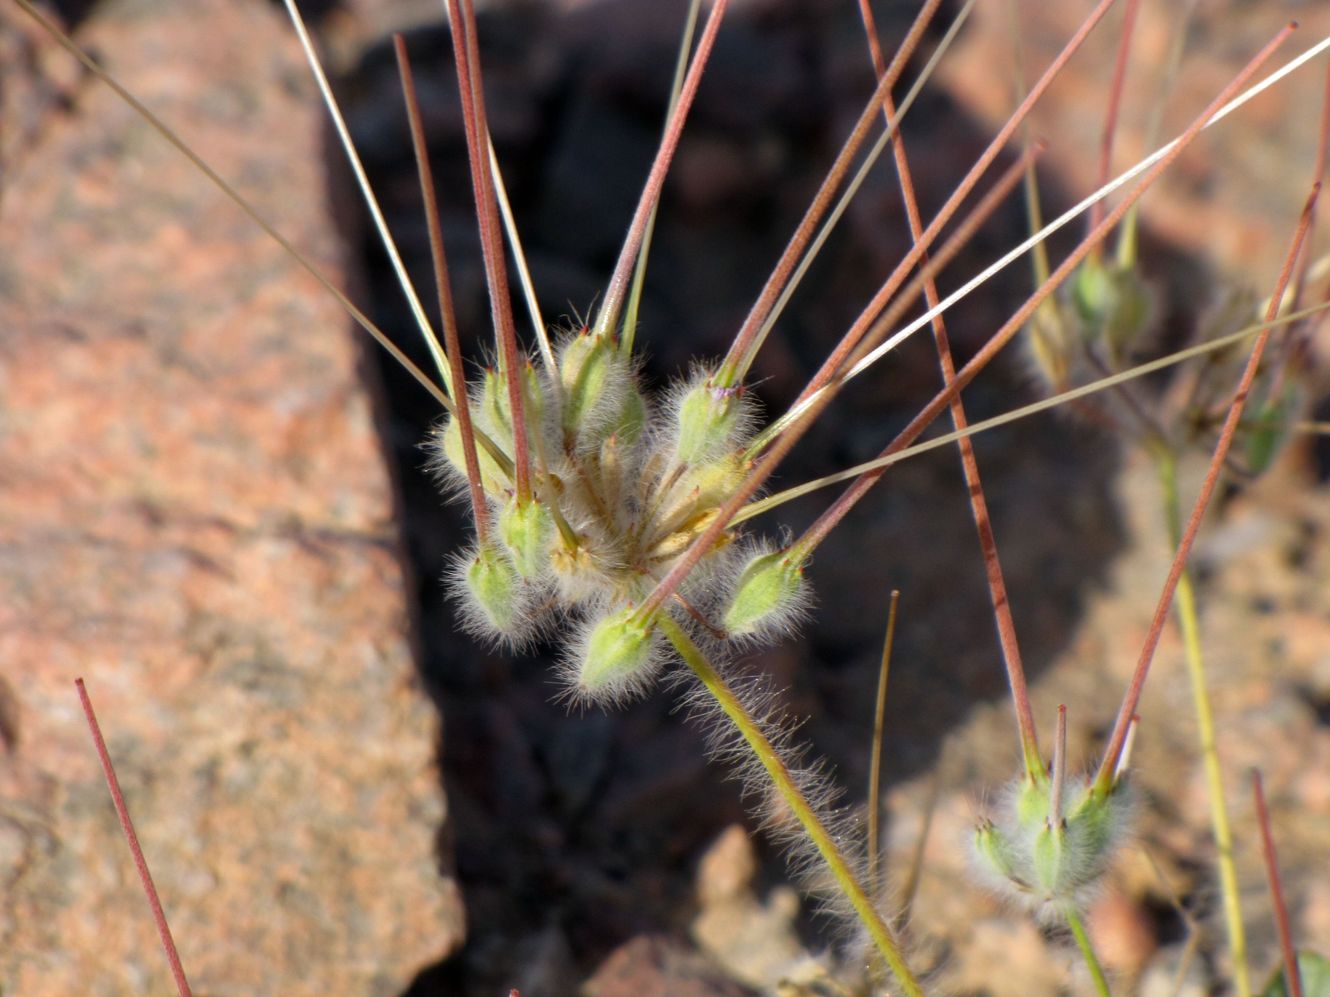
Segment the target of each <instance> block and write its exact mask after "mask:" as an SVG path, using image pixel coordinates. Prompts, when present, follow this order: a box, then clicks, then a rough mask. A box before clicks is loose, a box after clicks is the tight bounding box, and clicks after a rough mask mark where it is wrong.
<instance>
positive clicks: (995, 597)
mask: <svg viewBox="0 0 1330 997" xmlns="http://www.w3.org/2000/svg"><path fill="white" fill-rule="evenodd" d="M860 9H861V11H862V10H865V9H866V7H864V6H862V5H861V8H860ZM864 30H865V32H866V33H867V34H868V38H869V53H870V55H871V56H872V58H873V60H874V64H875V68H876V69H877V70H878V73H879V74H880V73H881V67H880V61H881V55H882V53H881V50H880V49H879V48H878V47H877V45H876V41H877V36H876V32H875V31H874V30H873V24H872V15H871V14H867V15H866V16H865V17H864ZM882 111H883V114H884V115H886V117H887V120H888V121H890V120H891V118H892V116H893V115H894V114H895V109H894V108H893V106H892V101H891V97H890V96H889V95H888V97H887V98H886V100H885V101H884V102H883V105H882ZM893 151H894V154H895V160H896V176H897V179H898V180H899V182H900V188H901V199H902V200H903V201H904V202H905V217H906V220H907V221H908V223H909V226H910V238H912V239H914V240H915V241H916V242H917V241H918V240H919V239H920V238H922V236H923V222H922V220H921V217H920V214H919V200H918V198H917V197H916V196H915V191H914V179H913V177H912V176H911V173H910V161H909V157H908V156H907V155H906V152H905V141H904V137H903V136H901V135H897V136H896V142H895V145H894V150H893ZM922 262H923V264H924V265H925V267H926V266H927V264H928V254H927V253H925V254H924V256H923V257H922ZM924 298H925V300H926V301H927V302H928V307H929V308H936V307H937V304H938V301H939V295H938V292H937V284H936V283H934V281H933V278H932V276H931V275H930V276H929V277H927V278H926V280H925V282H924ZM933 344H934V347H935V348H936V350H937V356H938V364H939V365H940V366H941V368H942V383H943V385H944V386H950V384H951V382H952V381H954V380H955V379H956V364H955V362H954V360H953V359H952V355H951V344H950V342H949V340H948V337H947V327H946V322H945V320H944V319H943V317H942V315H941V313H938V314H937V315H936V316H934V318H933ZM951 421H952V425H953V426H954V427H955V428H956V429H957V430H963V429H965V427H966V425H967V424H968V423H969V419H968V418H967V417H966V414H965V404H964V402H962V401H961V397H960V395H957V396H956V397H955V398H953V399H952V400H951ZM957 446H958V447H959V449H960V454H961V470H962V472H963V474H964V476H965V486H966V492H967V494H968V495H969V497H970V511H971V514H972V516H973V518H974V526H975V530H976V531H977V532H978V534H979V549H980V551H981V553H982V554H983V559H984V572H985V575H986V576H987V580H988V592H989V598H990V600H991V602H992V604H993V620H994V622H995V624H996V625H997V632H998V643H999V645H1000V647H1001V649H1002V660H1003V664H1004V666H1005V668H1006V672H1007V684H1008V685H1009V686H1010V687H1011V696H1012V702H1013V704H1014V707H1015V710H1016V726H1017V730H1018V733H1019V735H1020V741H1021V750H1022V754H1023V756H1024V758H1025V766H1026V769H1027V771H1029V772H1030V774H1031V775H1032V776H1035V777H1036V778H1037V777H1039V776H1041V775H1042V773H1043V768H1042V766H1043V762H1042V761H1041V759H1040V757H1039V736H1038V731H1037V728H1036V726H1035V722H1034V713H1033V711H1032V710H1031V708H1030V695H1029V692H1028V691H1027V688H1026V682H1025V666H1024V665H1023V664H1022V661H1021V650H1020V644H1019V642H1018V641H1017V639H1016V623H1015V620H1013V619H1012V615H1011V600H1010V598H1009V597H1008V594H1007V583H1006V580H1005V578H1004V577H1003V573H1002V561H1001V559H1000V558H999V557H998V550H997V537H996V535H995V534H994V532H993V520H992V517H991V516H990V515H989V513H988V500H987V499H986V498H985V496H984V485H983V481H982V479H981V478H980V476H979V461H978V459H977V458H976V457H975V454H974V444H973V442H972V441H971V440H970V438H969V437H968V436H963V437H961V438H960V440H958V442H957Z"/></svg>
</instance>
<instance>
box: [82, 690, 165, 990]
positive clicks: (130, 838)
mask: <svg viewBox="0 0 1330 997" xmlns="http://www.w3.org/2000/svg"><path fill="white" fill-rule="evenodd" d="M74 686H75V688H77V689H78V694H79V702H80V703H81V704H82V706H83V716H84V718H85V719H86V720H87V721H88V730H89V731H90V732H91V734H92V743H93V747H95V748H96V749H97V759H98V760H99V761H100V762H101V763H102V773H103V774H104V775H105V776H106V785H107V787H108V788H109V789H110V790H111V802H112V803H114V804H115V813H116V816H117V817H119V818H120V830H121V831H122V832H123V833H124V835H125V841H126V842H127V843H128V844H129V851H130V854H132V855H133V856H134V868H135V869H137V870H138V874H139V882H140V883H142V884H143V892H144V894H146V895H147V898H148V906H149V907H150V908H152V920H153V923H154V924H155V925H156V926H157V936H158V937H159V938H160V939H161V941H162V948H163V949H165V950H166V961H167V962H168V963H170V964H171V977H172V979H174V980H175V987H176V990H177V991H179V993H180V995H181V997H189V995H190V992H191V991H190V989H189V980H187V979H186V978H185V967H184V965H183V964H182V963H181V962H180V953H179V952H177V951H176V947H175V939H173V938H172V937H171V927H170V925H168V924H167V923H166V913H165V912H164V911H163V910H162V901H161V899H160V898H159V897H158V896H157V887H155V886H153V884H152V873H150V872H149V871H148V860H147V859H145V858H144V857H143V848H142V847H141V846H140V845H139V836H138V835H137V834H136V833H134V822H133V821H132V820H131V819H130V817H129V807H128V806H127V805H126V804H125V795H124V793H122V792H121V791H120V780H119V779H117V778H116V775H115V766H114V765H113V764H112V763H111V753H110V752H109V751H107V750H106V739H105V738H103V737H102V729H101V727H100V725H98V723H97V714H96V713H95V712H94V711H93V708H92V700H91V699H90V698H89V696H88V690H87V687H86V686H84V684H83V679H81V678H80V679H75V680H74Z"/></svg>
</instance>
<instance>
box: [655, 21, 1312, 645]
mask: <svg viewBox="0 0 1330 997" xmlns="http://www.w3.org/2000/svg"><path fill="white" fill-rule="evenodd" d="M1292 30H1293V26H1292V25H1290V26H1289V27H1287V28H1285V29H1284V30H1283V31H1281V32H1280V33H1279V34H1278V35H1277V36H1276V37H1275V38H1274V40H1272V41H1271V42H1270V43H1269V44H1268V45H1267V46H1266V47H1265V48H1264V49H1262V50H1261V52H1260V53H1259V54H1258V55H1257V56H1256V57H1255V58H1254V59H1253V60H1252V61H1251V62H1250V63H1249V64H1248V65H1247V66H1246V67H1245V68H1244V69H1243V70H1242V72H1241V73H1239V74H1238V76H1237V77H1236V78H1235V79H1234V80H1233V82H1232V83H1230V84H1229V85H1228V86H1227V87H1225V88H1224V90H1223V92H1221V93H1220V94H1219V96H1218V97H1216V98H1215V100H1214V101H1212V102H1211V103H1210V105H1209V106H1208V107H1207V108H1206V109H1205V111H1204V112H1203V113H1202V114H1201V116H1200V117H1199V118H1197V119H1196V121H1195V122H1193V124H1192V125H1191V127H1190V128H1188V129H1187V131H1186V132H1184V133H1183V135H1182V136H1181V137H1179V138H1178V139H1177V140H1175V141H1174V142H1173V143H1172V145H1171V146H1170V148H1169V152H1168V154H1167V155H1165V156H1163V157H1162V158H1160V159H1157V160H1156V161H1155V163H1154V165H1153V166H1152V167H1151V168H1150V170H1149V171H1148V172H1147V173H1146V175H1145V176H1144V177H1143V178H1142V179H1141V180H1140V182H1139V183H1138V184H1137V185H1136V187H1134V188H1133V189H1132V191H1131V193H1130V194H1128V195H1127V197H1126V198H1124V199H1123V201H1122V203H1121V204H1119V205H1118V206H1117V207H1116V208H1114V209H1113V211H1112V213H1110V214H1109V216H1108V217H1107V218H1105V219H1104V221H1103V222H1102V223H1100V225H1099V227H1098V228H1097V229H1095V231H1094V232H1092V233H1090V235H1088V236H1087V237H1086V238H1085V239H1084V240H1082V242H1081V244H1080V245H1079V246H1078V247H1077V248H1076V249H1075V250H1074V251H1073V252H1072V254H1071V255H1070V256H1069V257H1068V258H1067V259H1066V260H1064V261H1063V263H1062V265H1061V266H1059V267H1058V269H1057V270H1056V271H1055V272H1054V273H1053V274H1052V275H1051V276H1050V277H1049V279H1048V280H1047V281H1046V282H1045V283H1044V284H1043V285H1042V286H1041V287H1039V288H1038V289H1036V291H1035V292H1034V294H1032V295H1031V296H1030V298H1029V299H1028V300H1027V301H1026V303H1025V304H1024V305H1022V306H1021V307H1020V308H1019V309H1018V310H1017V311H1016V313H1015V314H1014V315H1013V316H1012V317H1011V318H1010V319H1008V320H1007V323H1006V324H1005V325H1004V326H1003V327H1002V328H1001V329H999V330H998V331H997V332H996V333H994V335H993V336H992V338H990V339H989V341H988V342H987V343H986V344H984V346H983V347H982V348H981V349H980V350H979V352H978V353H977V354H975V356H974V357H973V358H972V359H971V360H970V361H969V362H968V363H967V364H966V365H965V366H964V367H963V368H962V369H961V370H960V371H959V372H957V375H956V380H955V381H954V382H953V383H952V385H951V386H950V387H947V388H943V389H942V391H940V392H939V393H938V394H937V395H935V396H934V397H933V400H932V401H931V402H929V403H928V404H927V405H926V406H924V408H923V410H922V411H921V412H920V413H919V414H918V415H916V416H915V417H914V419H913V420H911V422H910V424H909V425H908V426H906V427H905V429H904V430H902V431H901V432H900V434H898V435H897V437H896V439H895V440H893V441H892V442H891V443H890V444H889V445H888V447H887V449H886V450H885V451H883V453H882V455H881V456H883V457H888V456H891V455H892V454H894V453H896V452H897V451H899V450H903V449H904V448H905V447H906V446H908V445H909V444H910V443H912V442H913V441H914V440H915V439H916V438H917V437H918V436H919V434H920V433H922V432H923V431H924V429H926V428H927V427H928V426H929V424H931V423H932V421H933V420H934V419H936V418H937V417H938V416H939V415H940V414H941V413H942V411H943V410H944V409H945V408H946V407H947V405H948V404H949V403H950V402H951V399H952V398H954V397H955V396H956V394H958V393H959V392H960V391H961V390H962V389H963V388H964V387H965V386H966V385H967V384H969V383H970V381H972V380H974V378H975V377H976V376H977V375H978V374H979V372H980V371H981V370H983V369H984V367H985V366H987V365H988V364H989V363H990V362H991V361H992V359H993V358H994V357H995V356H997V354H998V353H999V352H1000V351H1001V350H1002V348H1003V347H1004V346H1005V345H1006V344H1007V343H1008V342H1009V341H1010V340H1011V338H1012V337H1013V336H1015V335H1016V333H1017V332H1018V331H1019V330H1020V328H1021V327H1022V326H1023V325H1024V324H1025V322H1026V321H1027V320H1028V319H1029V317H1030V315H1031V314H1033V312H1034V309H1035V308H1037V307H1038V306H1039V304H1040V302H1042V301H1043V300H1044V299H1045V298H1047V297H1048V296H1049V295H1050V294H1052V293H1053V291H1054V290H1056V288H1057V287H1058V285H1060V284H1061V283H1062V281H1063V280H1065V279H1066V277H1067V276H1068V275H1069V274H1070V273H1071V271H1072V270H1073V269H1075V267H1077V266H1078V265H1079V264H1080V262H1081V260H1083V259H1084V258H1085V255H1086V254H1087V253H1088V252H1089V251H1090V249H1091V248H1092V247H1093V246H1094V245H1095V244H1096V243H1098V242H1099V241H1100V240H1102V239H1103V238H1104V236H1106V235H1107V234H1108V232H1109V230H1110V229H1111V228H1112V226H1114V225H1116V224H1117V222H1118V220H1119V219H1120V218H1121V217H1122V214H1123V213H1125V212H1126V211H1127V210H1128V209H1130V207H1131V205H1132V204H1134V203H1135V202H1136V201H1137V199H1139V198H1140V196H1141V195H1142V194H1143V193H1144V192H1145V191H1146V190H1147V189H1148V188H1149V187H1150V185H1151V184H1152V183H1154V181H1155V180H1157V179H1158V178H1159V176H1160V175H1161V174H1162V173H1163V171H1164V170H1165V169H1167V168H1168V167H1169V166H1170V165H1172V163H1173V160H1174V159H1176V158H1177V157H1178V156H1179V155H1181V153H1182V150H1183V149H1185V148H1186V147H1187V145H1188V144H1190V142H1191V141H1192V140H1193V139H1195V137H1196V136H1197V135H1198V134H1200V131H1201V129H1202V128H1203V127H1204V125H1205V123H1206V122H1207V121H1208V120H1209V119H1210V118H1211V117H1212V116H1213V115H1214V114H1215V113H1216V110H1217V109H1218V108H1220V107H1221V106H1223V104H1224V103H1225V102H1226V101H1228V100H1229V98H1230V97H1231V95H1232V94H1233V93H1234V92H1236V91H1237V90H1238V89H1239V88H1240V87H1241V86H1242V85H1243V84H1244V83H1245V82H1246V81H1247V80H1248V79H1250V77H1251V75H1252V74H1253V73H1255V72H1256V71H1257V69H1259V68H1260V66H1261V65H1262V64H1263V63H1264V62H1265V61H1266V60H1267V59H1268V58H1269V57H1270V55H1271V54H1273V52H1274V50H1275V49H1276V48H1277V47H1278V45H1279V44H1280V43H1282V42H1283V41H1284V39H1285V38H1287V36H1288V34H1289V33H1290V32H1291V31H1292ZM833 395H834V391H830V390H822V391H818V392H817V393H816V394H815V395H813V396H812V397H811V398H809V399H808V401H807V402H806V403H805V411H804V414H803V417H802V420H801V421H800V422H798V423H796V424H794V425H793V426H791V427H790V429H789V430H788V431H787V432H785V433H783V434H782V435H781V437H780V438H779V439H778V440H776V442H775V444H774V445H773V446H772V448H771V449H770V450H769V451H767V453H766V454H765V455H763V457H762V458H761V459H760V460H759V461H758V462H757V464H756V465H755V466H754V467H753V469H752V470H751V471H750V472H749V474H748V476H747V477H746V478H745V479H744V481H743V483H742V484H741V485H740V486H739V487H738V488H737V489H735V491H734V492H733V493H732V494H731V496H730V497H729V498H728V499H727V500H726V501H725V503H724V504H723V505H722V506H721V507H720V508H719V509H718V510H717V511H716V515H715V518H714V519H713V520H712V522H711V523H710V524H709V525H708V526H707V528H706V529H705V530H703V531H702V532H701V533H700V534H699V535H698V536H697V538H696V539H695V540H694V541H693V542H692V544H691V545H690V546H689V548H688V550H687V551H686V552H685V553H684V554H683V556H682V557H680V558H679V559H678V560H677V561H676V562H675V563H674V566H673V567H671V568H670V571H669V572H668V573H667V574H666V576H665V577H664V578H663V579H662V580H661V581H660V582H658V583H657V584H656V586H655V588H653V589H652V590H651V592H650V594H649V595H648V596H647V597H646V599H645V600H643V602H642V605H641V607H640V608H639V611H638V614H637V620H638V621H639V622H643V623H644V622H646V621H648V620H650V619H651V618H652V617H653V616H654V615H655V613H656V611H657V610H659V609H660V607H661V606H662V605H663V604H664V602H665V600H667V599H668V598H669V597H670V596H671V595H672V594H673V593H674V591H675V590H676V589H677V588H678V587H679V585H680V584H681V583H682V582H683V580H684V579H685V578H686V577H687V576H688V573H689V572H691V571H692V570H693V568H695V567H696V566H697V564H698V562H699V561H700V560H701V559H702V557H703V556H704V555H705V554H706V552H707V551H708V550H710V549H711V545H712V544H714V543H715V542H716V540H717V539H718V538H719V536H720V534H721V533H722V532H724V530H725V529H727V528H728V525H729V523H730V521H731V519H732V518H733V517H734V515H735V514H736V513H737V512H738V511H739V509H740V508H742V507H743V505H744V504H745V503H746V502H747V501H748V500H749V499H750V498H752V496H753V495H754V494H755V493H756V491H757V490H758V489H759V488H761V487H762V485H763V483H764V482H765V481H766V480H767V478H769V477H770V476H771V474H772V472H773V471H774V470H775V469H776V467H777V465H778V464H779V463H780V461H781V460H783V459H784V458H785V455H786V454H788V453H789V452H790V450H791V449H792V448H793V447H794V445H795V443H797V442H798V440H799V438H800V437H801V436H802V434H803V432H805V431H806V429H807V427H808V426H810V425H811V424H812V423H813V422H814V421H815V420H816V418H817V416H818V415H819V414H820V413H821V412H822V410H823V409H824V408H825V407H826V405H827V404H829V403H830V400H831V397H832V396H833ZM881 475H882V472H881V471H880V470H879V471H873V472H870V473H868V474H865V475H864V476H863V477H861V478H860V479H859V480H858V481H856V482H855V483H854V484H853V485H851V486H850V488H849V489H847V490H846V493H845V495H843V496H842V497H841V499H838V500H837V502H836V503H835V504H834V505H833V506H832V508H831V509H829V510H828V511H827V512H826V513H824V514H823V516H822V517H820V518H819V519H818V521H817V522H816V523H814V524H813V526H812V527H810V528H809V530H807V531H806V532H805V533H804V535H803V536H802V537H801V538H800V539H799V541H798V542H797V543H796V544H795V547H796V548H797V549H798V550H799V551H800V552H801V553H802V554H803V555H804V556H807V554H809V553H811V551H812V550H813V549H814V548H815V547H816V546H817V544H818V543H820V542H821V540H822V539H823V538H824V537H825V536H826V534H827V533H828V532H829V531H830V530H831V528H832V527H833V526H835V525H836V523H838V522H840V520H841V519H842V518H843V517H844V516H845V514H846V513H848V512H849V510H850V508H851V507H853V505H854V503H855V502H857V501H858V500H859V499H860V498H862V497H863V495H864V494H865V493H866V492H867V491H868V489H869V488H871V487H872V486H873V484H874V483H876V481H877V479H878V478H880V477H881Z"/></svg>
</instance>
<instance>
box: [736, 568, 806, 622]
mask: <svg viewBox="0 0 1330 997" xmlns="http://www.w3.org/2000/svg"><path fill="white" fill-rule="evenodd" d="M806 599H807V588H806V586H805V584H804V571H803V562H802V561H799V560H796V559H795V558H794V557H793V556H792V555H791V553H790V552H789V551H788V550H778V551H773V552H771V553H768V554H759V555H758V556H757V557H755V558H753V559H752V560H751V561H749V562H748V564H747V565H746V566H745V567H744V569H743V572H742V573H741V574H740V575H739V582H738V584H737V585H735V588H734V598H733V599H732V600H731V601H730V607H729V609H727V610H726V611H725V618H724V624H725V629H726V630H727V631H729V633H730V636H732V637H747V636H755V635H759V634H763V633H770V632H772V631H773V630H779V629H781V628H782V627H784V626H788V625H789V624H790V623H792V622H793V621H794V619H795V618H797V616H798V615H799V613H800V611H801V610H802V609H803V604H804V602H805V601H806Z"/></svg>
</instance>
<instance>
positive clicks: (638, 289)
mask: <svg viewBox="0 0 1330 997" xmlns="http://www.w3.org/2000/svg"><path fill="white" fill-rule="evenodd" d="M701 12H702V0H689V4H688V16H687V17H686V18H684V25H683V37H682V38H681V39H680V41H679V57H678V59H677V60H675V63H674V79H673V80H671V81H670V102H669V105H668V106H667V107H666V110H665V127H666V128H667V129H668V128H669V122H670V120H671V119H672V118H673V117H674V109H675V108H676V107H677V106H678V105H679V94H681V93H682V92H683V81H684V75H685V74H686V73H687V72H688V53H689V52H690V51H692V48H693V36H694V35H695V34H696V33H697V19H698V15H699V14H700V13H701ZM659 210H660V199H659V198H657V199H656V201H655V203H653V204H652V205H651V213H650V214H649V215H647V223H646V225H645V226H643V228H642V245H641V246H640V247H639V248H638V251H637V261H636V263H634V265H633V282H632V284H631V286H630V287H629V289H628V301H627V303H626V304H625V305H624V311H623V333H622V336H621V337H620V345H621V348H622V350H623V353H624V354H625V355H629V354H631V353H632V352H633V342H634V340H635V339H636V338H637V316H638V312H639V309H640V307H641V304H642V287H643V285H644V284H645V283H646V277H647V257H648V256H649V255H650V254H651V237H652V236H653V235H654V234H655V231H656V214H657V213H658V212H659Z"/></svg>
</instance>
